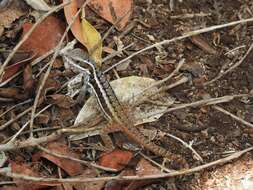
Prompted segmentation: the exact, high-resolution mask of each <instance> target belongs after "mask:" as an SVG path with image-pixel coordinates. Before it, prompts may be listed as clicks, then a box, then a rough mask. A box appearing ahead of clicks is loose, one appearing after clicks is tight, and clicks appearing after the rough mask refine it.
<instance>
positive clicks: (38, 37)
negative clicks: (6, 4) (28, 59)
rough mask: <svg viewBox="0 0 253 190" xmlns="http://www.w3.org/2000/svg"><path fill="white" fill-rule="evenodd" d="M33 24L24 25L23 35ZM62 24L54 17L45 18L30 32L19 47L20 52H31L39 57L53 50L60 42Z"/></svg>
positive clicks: (62, 31)
mask: <svg viewBox="0 0 253 190" xmlns="http://www.w3.org/2000/svg"><path fill="white" fill-rule="evenodd" d="M32 26H33V24H31V23H24V25H23V35H24V34H26V33H27V32H28V31H29V30H30V29H31V27H32ZM64 29H65V28H64V25H63V23H62V22H61V21H60V20H59V19H58V18H56V17H54V16H49V17H47V18H46V19H45V20H44V21H43V22H42V23H40V24H39V25H38V26H37V27H36V29H35V30H34V31H33V32H32V34H31V35H30V36H29V38H28V39H27V40H26V41H25V42H24V43H23V44H22V46H21V47H20V49H21V50H25V51H33V52H34V53H36V56H37V57H39V56H41V55H43V54H45V53H46V52H48V51H49V50H51V49H53V48H54V47H55V46H56V45H57V44H58V42H59V41H60V39H61V37H62V34H63V33H64Z"/></svg>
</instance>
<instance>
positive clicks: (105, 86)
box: [70, 53, 188, 167]
mask: <svg viewBox="0 0 253 190" xmlns="http://www.w3.org/2000/svg"><path fill="white" fill-rule="evenodd" d="M77 55H78V56H71V55H70V56H71V59H73V60H74V62H78V63H79V65H81V66H82V67H84V68H87V67H88V72H89V74H90V81H89V84H90V87H91V88H92V89H93V92H94V94H95V96H96V99H97V102H98V104H99V107H100V108H101V110H102V112H103V115H104V116H105V118H106V119H107V120H108V122H110V123H112V122H116V124H117V128H118V129H119V130H120V131H121V132H123V134H125V135H126V136H127V137H128V138H129V139H130V140H133V141H134V142H136V143H137V144H139V145H141V146H143V147H144V148H146V149H147V150H149V151H151V152H153V153H154V154H155V155H157V156H161V157H164V158H166V159H168V160H173V161H176V162H178V163H180V164H182V165H183V166H184V167H188V163H187V162H186V160H185V159H183V158H182V157H181V156H180V155H177V154H174V153H172V152H170V151H169V150H166V149H165V148H163V147H161V146H158V145H156V144H154V143H153V142H151V141H150V140H149V139H148V138H146V137H145V136H144V135H143V134H142V133H141V132H140V131H139V130H138V129H137V128H136V127H135V126H134V123H133V121H132V119H131V118H130V114H128V112H127V111H126V110H125V109H124V107H123V106H122V104H121V103H120V102H119V100H118V98H117V96H116V95H115V92H114V90H113V89H112V87H111V85H110V83H109V81H108V80H107V78H106V76H105V75H104V74H103V72H102V71H101V70H100V69H98V68H97V66H96V63H95V61H94V60H93V59H91V58H90V57H88V56H86V55H82V56H81V53H78V54H77ZM77 65H78V64H77ZM74 66H75V65H74ZM85 70H86V71H87V69H85ZM104 131H106V129H105V130H104ZM100 135H101V137H102V139H103V141H104V143H105V144H107V145H108V146H109V147H114V146H113V144H112V141H111V139H110V137H109V136H108V135H107V134H106V135H105V133H103V132H102V133H101V134H100Z"/></svg>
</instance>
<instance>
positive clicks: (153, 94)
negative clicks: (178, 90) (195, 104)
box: [133, 77, 189, 107]
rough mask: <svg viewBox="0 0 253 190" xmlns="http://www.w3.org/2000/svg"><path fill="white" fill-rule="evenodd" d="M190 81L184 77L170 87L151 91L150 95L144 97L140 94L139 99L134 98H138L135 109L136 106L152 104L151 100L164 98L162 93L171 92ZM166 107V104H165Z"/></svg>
mask: <svg viewBox="0 0 253 190" xmlns="http://www.w3.org/2000/svg"><path fill="white" fill-rule="evenodd" d="M188 80H189V79H188V78H187V77H182V78H181V79H179V80H178V81H176V82H174V83H172V84H170V85H168V86H162V87H161V88H159V89H158V90H156V91H151V92H149V94H145V93H144V94H143V95H142V96H141V95H140V94H139V95H138V96H139V97H137V98H136V97H135V96H134V97H133V98H136V99H137V100H136V101H134V105H133V107H136V106H139V105H140V104H142V103H143V102H146V101H147V102H150V98H153V99H154V98H159V97H160V96H162V95H163V94H162V92H165V91H166V90H169V89H172V88H174V87H176V86H179V85H181V84H183V83H186V82H187V81H188ZM163 105H165V104H163Z"/></svg>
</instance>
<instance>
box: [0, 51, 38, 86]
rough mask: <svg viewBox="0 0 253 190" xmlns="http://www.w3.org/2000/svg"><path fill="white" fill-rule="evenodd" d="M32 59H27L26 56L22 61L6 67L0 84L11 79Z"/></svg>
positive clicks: (31, 57)
mask: <svg viewBox="0 0 253 190" xmlns="http://www.w3.org/2000/svg"><path fill="white" fill-rule="evenodd" d="M33 58H34V55H33V56H29V57H27V56H26V57H24V59H21V60H19V61H18V62H17V63H15V64H12V65H10V66H8V67H6V68H5V70H4V76H3V79H2V81H1V82H4V81H6V80H7V79H9V78H10V77H12V76H13V75H14V74H16V73H17V72H18V71H20V70H21V68H22V67H23V66H25V65H26V64H27V63H28V62H29V61H30V60H31V59H33Z"/></svg>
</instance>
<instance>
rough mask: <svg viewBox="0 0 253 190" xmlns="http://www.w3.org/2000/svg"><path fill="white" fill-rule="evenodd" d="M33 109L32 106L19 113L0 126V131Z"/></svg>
mask: <svg viewBox="0 0 253 190" xmlns="http://www.w3.org/2000/svg"><path fill="white" fill-rule="evenodd" d="M31 110H32V107H29V108H27V109H26V110H25V111H23V112H22V113H20V114H18V115H17V116H16V117H15V118H13V119H11V120H9V121H7V122H6V123H5V124H3V125H1V126H0V131H1V130H4V129H5V128H6V127H8V126H9V125H10V124H12V123H13V122H15V121H17V120H18V119H19V118H21V117H22V116H24V115H25V114H27V113H29V112H30V111H31Z"/></svg>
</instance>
